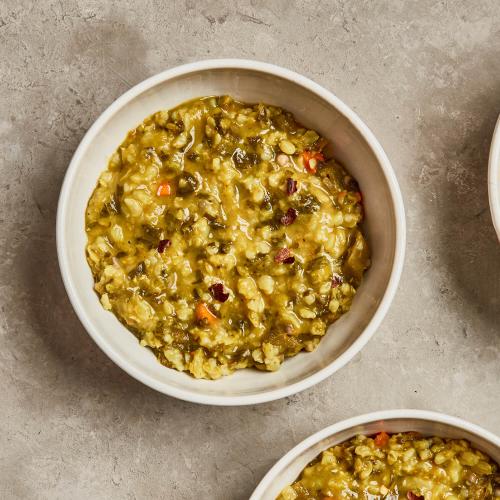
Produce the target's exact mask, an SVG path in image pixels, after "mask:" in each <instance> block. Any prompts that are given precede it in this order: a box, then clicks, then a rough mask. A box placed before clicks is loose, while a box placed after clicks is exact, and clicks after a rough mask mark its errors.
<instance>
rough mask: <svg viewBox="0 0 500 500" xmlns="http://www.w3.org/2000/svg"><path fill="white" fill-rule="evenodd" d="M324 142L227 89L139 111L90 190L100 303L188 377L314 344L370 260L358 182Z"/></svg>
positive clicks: (277, 360) (92, 256)
mask: <svg viewBox="0 0 500 500" xmlns="http://www.w3.org/2000/svg"><path fill="white" fill-rule="evenodd" d="M326 145H327V141H326V140H324V139H323V138H321V137H320V136H319V135H318V134H317V133H316V132H314V131H313V130H308V129H306V128H304V127H302V126H301V125H300V124H298V123H297V122H296V121H295V119H294V117H293V116H292V115H291V114H290V113H288V112H286V111H284V110H283V109H281V108H277V107H274V106H267V105H264V104H256V105H254V104H245V103H241V102H237V101H235V100H233V99H231V98H230V97H228V96H223V97H206V98H201V99H196V100H193V101H190V102H187V103H184V104H182V105H181V106H178V107H177V108H175V109H174V110H171V111H159V112H157V113H155V114H154V115H152V116H150V117H148V118H146V119H145V120H144V121H143V122H142V123H141V124H140V125H139V126H138V127H137V128H135V129H134V130H132V131H131V132H129V134H128V135H127V137H126V139H125V140H124V142H123V143H122V144H121V145H120V147H119V148H118V149H117V151H116V152H115V153H114V154H113V156H112V157H111V159H110V161H109V165H108V168H107V170H105V171H104V172H103V173H102V174H101V176H100V178H99V182H98V185H97V187H96V189H95V190H94V192H93V194H92V196H91V198H90V200H89V203H88V208H87V213H86V231H87V235H88V245H87V260H88V263H89V265H90V267H91V269H92V273H93V275H94V278H95V290H96V292H97V293H98V294H99V296H100V299H101V303H102V305H103V306H104V307H105V308H106V309H108V310H111V311H113V313H114V314H115V315H116V316H117V317H118V319H119V320H120V321H121V322H122V323H123V324H124V325H126V326H127V328H129V329H130V330H131V331H133V332H134V333H135V334H136V335H137V337H138V338H139V340H140V342H141V344H142V345H144V346H148V347H150V348H151V349H153V351H154V352H155V354H156V355H157V357H158V359H159V360H160V362H161V363H163V364H164V365H166V366H169V367H171V368H175V369H177V370H181V371H187V372H189V373H191V374H192V375H194V376H195V377H198V378H210V379H215V378H218V377H220V376H222V375H226V374H229V373H231V372H233V371H234V370H236V369H238V368H245V367H249V366H254V367H256V368H259V369H262V370H277V369H278V368H279V366H280V365H281V363H282V362H283V360H284V358H285V357H288V356H294V355H295V354H297V353H298V352H299V351H301V350H306V351H311V350H313V349H314V348H315V347H316V346H317V345H318V343H319V341H320V339H321V337H322V336H323V335H324V334H325V331H326V328H327V326H328V325H329V324H330V323H332V322H334V321H335V320H337V319H338V318H339V317H340V316H341V315H342V314H344V313H345V312H347V311H348V310H349V308H350V306H351V302H352V300H353V296H354V294H355V292H356V288H357V287H358V286H359V284H360V281H361V279H362V276H363V273H364V271H365V269H366V268H367V267H368V266H369V262H370V261H369V251H368V248H367V245H366V242H365V239H364V238H363V235H362V233H361V230H360V227H359V226H360V223H361V222H362V219H363V208H362V204H361V194H360V192H359V187H358V185H357V183H356V181H355V180H354V179H353V178H352V177H351V176H349V175H348V174H347V173H346V171H345V170H344V168H343V167H342V166H340V165H339V164H338V163H336V162H335V161H334V160H333V159H331V158H330V157H329V155H328V154H327V152H326V151H325V147H326ZM326 149H327V150H328V148H326Z"/></svg>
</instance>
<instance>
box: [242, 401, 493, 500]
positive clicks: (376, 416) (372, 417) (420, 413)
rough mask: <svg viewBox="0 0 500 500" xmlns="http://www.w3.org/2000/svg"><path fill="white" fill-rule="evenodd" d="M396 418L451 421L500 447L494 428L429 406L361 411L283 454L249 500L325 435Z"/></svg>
mask: <svg viewBox="0 0 500 500" xmlns="http://www.w3.org/2000/svg"><path fill="white" fill-rule="evenodd" d="M396 419H415V420H426V421H431V422H435V423H441V424H447V425H450V426H453V427H457V428H459V429H462V430H464V431H468V432H470V433H471V434H474V435H476V436H478V437H481V438H483V439H484V440H486V441H488V442H490V443H492V444H493V445H495V446H496V447H498V448H500V437H498V436H496V435H495V434H493V433H492V432H490V431H488V430H486V429H483V428H482V427H480V426H479V425H477V424H473V423H471V422H467V421H466V420H462V419H461V418H458V417H454V416H451V415H447V414H445V413H439V412H434V411H428V410H412V409H400V410H383V411H376V412H372V413H365V414H363V415H358V416H356V417H351V418H348V419H346V420H342V421H340V422H336V423H335V424H333V425H329V426H328V427H325V428H324V429H321V430H320V431H318V432H316V433H314V434H313V435H312V436H309V437H307V438H306V439H304V440H303V441H301V442H300V443H299V444H297V445H296V446H294V447H293V448H292V449H291V450H290V451H288V452H287V453H286V454H285V455H283V456H282V457H281V458H280V459H279V460H278V461H277V462H276V463H275V464H274V465H273V466H272V467H271V469H269V471H268V472H267V473H266V475H265V476H264V477H263V478H262V480H261V481H260V483H259V484H258V486H257V488H255V490H254V492H253V493H252V495H251V496H250V499H249V500H261V498H262V494H263V493H264V492H265V491H266V490H267V488H269V486H270V485H271V484H272V483H273V482H274V481H275V480H276V477H277V476H278V475H279V474H280V472H281V471H282V470H284V469H285V468H286V467H287V466H288V464H289V463H290V462H291V461H292V460H293V459H294V458H296V457H297V456H299V455H300V454H301V453H302V452H304V451H306V450H308V449H309V448H311V447H313V446H314V445H315V444H317V443H319V442H320V441H322V440H323V439H326V438H328V437H331V436H333V435H334V434H337V433H339V432H341V431H344V430H346V429H350V428H351V427H356V426H358V425H363V424H368V423H370V422H375V421H379V420H396Z"/></svg>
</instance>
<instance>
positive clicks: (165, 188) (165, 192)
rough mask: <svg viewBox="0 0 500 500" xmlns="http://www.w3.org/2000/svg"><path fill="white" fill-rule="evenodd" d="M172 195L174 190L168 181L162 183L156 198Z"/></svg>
mask: <svg viewBox="0 0 500 500" xmlns="http://www.w3.org/2000/svg"><path fill="white" fill-rule="evenodd" d="M171 193H172V188H171V186H170V184H169V183H168V182H167V181H163V182H161V183H160V185H159V186H158V189H157V190H156V196H170V194H171Z"/></svg>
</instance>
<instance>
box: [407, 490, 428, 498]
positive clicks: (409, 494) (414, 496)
mask: <svg viewBox="0 0 500 500" xmlns="http://www.w3.org/2000/svg"><path fill="white" fill-rule="evenodd" d="M406 498H407V499H408V500H425V497H424V496H423V495H415V493H413V491H409V492H408V493H407V494H406Z"/></svg>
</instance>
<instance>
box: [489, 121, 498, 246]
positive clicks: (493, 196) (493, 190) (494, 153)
mask: <svg viewBox="0 0 500 500" xmlns="http://www.w3.org/2000/svg"><path fill="white" fill-rule="evenodd" d="M488 195H489V198H490V210H491V218H492V219H493V225H494V226H495V230H496V232H497V236H498V239H499V240H500V116H499V117H498V121H497V125H496V127H495V131H494V132H493V139H492V141H491V148H490V159H489V162H488Z"/></svg>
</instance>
